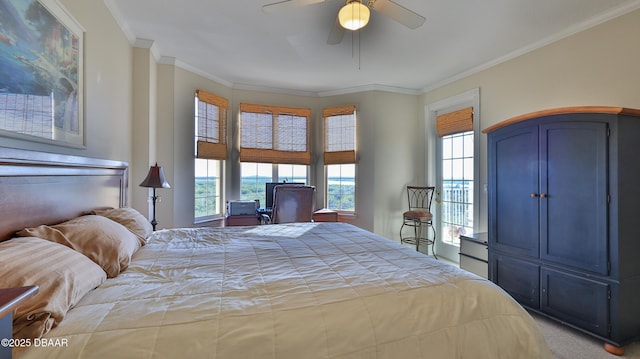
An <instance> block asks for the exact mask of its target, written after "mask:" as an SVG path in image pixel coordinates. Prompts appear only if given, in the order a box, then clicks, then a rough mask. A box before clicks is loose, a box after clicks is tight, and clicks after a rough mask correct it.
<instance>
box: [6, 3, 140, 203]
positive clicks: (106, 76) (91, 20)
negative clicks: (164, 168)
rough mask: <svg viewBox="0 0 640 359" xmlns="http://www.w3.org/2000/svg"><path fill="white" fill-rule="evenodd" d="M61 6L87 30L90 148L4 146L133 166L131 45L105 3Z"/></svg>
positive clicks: (12, 141) (87, 132)
mask: <svg viewBox="0 0 640 359" xmlns="http://www.w3.org/2000/svg"><path fill="white" fill-rule="evenodd" d="M61 3H62V4H63V5H64V6H65V7H66V8H67V10H69V12H70V13H71V14H72V15H73V17H75V19H76V20H77V21H78V22H79V23H80V24H81V25H82V26H83V27H84V29H85V37H84V39H85V46H84V64H85V73H84V80H85V86H84V94H85V96H84V98H85V103H84V105H85V112H84V113H85V135H86V148H84V149H78V148H71V147H64V146H56V145H49V144H43V143H38V142H31V141H22V140H16V139H11V138H5V137H0V146H6V147H15V148H22V149H30V150H38V151H46V152H54V153H61V154H67V155H76V156H88V157H95V158H103V159H110V160H118V161H126V162H129V161H130V160H131V154H132V142H133V140H132V115H131V111H132V86H131V76H132V64H131V56H132V48H131V44H130V43H129V41H128V40H127V38H126V37H125V36H124V35H123V33H122V31H121V30H120V28H119V27H118V25H117V23H116V22H115V21H114V19H113V17H112V16H111V13H110V12H109V11H108V9H107V8H106V7H105V5H104V3H103V2H102V1H85V0H62V1H61ZM129 192H130V193H131V190H130V191H129Z"/></svg>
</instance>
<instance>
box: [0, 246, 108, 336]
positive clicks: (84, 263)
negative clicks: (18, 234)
mask: <svg viewBox="0 0 640 359" xmlns="http://www.w3.org/2000/svg"><path fill="white" fill-rule="evenodd" d="M0 273H2V275H0V288H14V287H24V286H29V285H37V286H38V287H39V290H38V293H37V294H35V295H34V296H32V297H30V298H28V299H26V300H25V301H24V302H23V303H21V304H20V305H19V306H18V307H17V308H16V311H15V316H14V321H13V337H14V338H21V339H23V338H39V337H41V336H42V335H44V334H46V333H47V332H48V331H49V330H51V328H53V327H55V326H56V325H58V324H59V323H60V321H62V319H63V318H64V316H65V314H66V313H67V311H68V310H69V309H71V308H72V307H74V306H75V305H76V304H77V303H78V302H79V301H80V299H82V297H84V295H85V294H86V293H88V292H89V291H91V290H92V289H93V288H95V287H97V286H99V285H100V284H102V282H104V281H105V279H106V274H105V273H104V271H103V270H102V268H100V266H98V265H97V264H95V263H93V262H92V261H91V260H89V259H88V258H87V257H85V256H83V255H82V254H80V253H78V252H76V251H73V250H71V249H69V248H67V247H65V246H63V245H60V244H57V243H53V242H50V241H47V240H44V239H40V238H33V237H22V238H13V239H10V240H8V241H5V242H1V243H0Z"/></svg>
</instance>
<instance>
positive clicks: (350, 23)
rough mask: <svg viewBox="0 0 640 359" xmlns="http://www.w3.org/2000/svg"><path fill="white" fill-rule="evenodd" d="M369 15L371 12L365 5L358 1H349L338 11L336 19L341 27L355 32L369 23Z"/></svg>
mask: <svg viewBox="0 0 640 359" xmlns="http://www.w3.org/2000/svg"><path fill="white" fill-rule="evenodd" d="M370 15H371V12H370V11H369V8H368V7H367V6H366V5H363V4H362V3H361V2H360V1H359V0H350V1H347V4H346V5H345V6H343V7H342V8H341V9H340V12H339V13H338V19H339V21H340V25H342V27H344V28H345V29H347V30H353V31H355V30H358V29H361V28H363V27H365V26H366V25H367V23H369V16H370Z"/></svg>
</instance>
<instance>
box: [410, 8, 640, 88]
mask: <svg viewBox="0 0 640 359" xmlns="http://www.w3.org/2000/svg"><path fill="white" fill-rule="evenodd" d="M637 9H640V0H638V1H633V2H630V3H628V4H626V5H622V6H620V7H616V8H614V9H611V11H608V12H605V13H602V14H600V15H598V16H595V17H593V18H591V19H588V20H586V21H583V22H581V23H578V24H576V25H574V26H571V27H569V28H567V29H565V30H564V31H561V32H558V33H555V34H553V35H551V36H548V37H546V38H544V39H541V40H539V41H536V42H534V43H532V44H530V45H527V46H525V47H521V48H519V49H517V50H515V51H512V52H510V53H508V54H506V55H504V56H500V57H498V58H495V59H493V60H491V61H488V62H485V63H484V64H481V65H479V66H476V67H473V68H471V69H469V70H466V71H463V72H460V73H457V74H455V75H453V76H451V77H448V78H446V79H443V80H441V81H438V82H435V83H433V84H431V85H428V86H426V87H424V88H423V89H422V91H421V92H422V93H427V92H429V91H432V90H435V89H437V88H440V87H442V86H444V85H447V84H450V83H452V82H455V81H458V80H460V79H463V78H465V77H468V76H471V75H473V74H476V73H478V72H480V71H484V70H486V69H489V68H491V67H494V66H496V65H499V64H501V63H503V62H507V61H509V60H513V59H515V58H516V57H518V56H521V55H524V54H526V53H529V52H532V51H534V50H537V49H539V48H542V47H544V46H547V45H549V44H552V43H554V42H556V41H560V40H562V39H564V38H566V37H569V36H571V35H574V34H577V33H579V32H581V31H584V30H587V29H590V28H592V27H594V26H597V25H600V24H602V23H604V22H607V21H609V20H612V19H615V18H616V17H619V16H622V15H624V14H627V13H629V12H631V11H634V10H637Z"/></svg>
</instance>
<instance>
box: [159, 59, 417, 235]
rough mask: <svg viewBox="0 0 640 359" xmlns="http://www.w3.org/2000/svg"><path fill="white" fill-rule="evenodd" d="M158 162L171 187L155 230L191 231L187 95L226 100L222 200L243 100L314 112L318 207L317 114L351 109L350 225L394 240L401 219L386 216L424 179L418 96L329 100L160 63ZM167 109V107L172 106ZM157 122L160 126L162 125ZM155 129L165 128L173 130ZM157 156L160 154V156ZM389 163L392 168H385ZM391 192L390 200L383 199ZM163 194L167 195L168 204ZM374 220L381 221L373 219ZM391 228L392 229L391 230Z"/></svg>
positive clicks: (235, 170) (234, 169)
mask: <svg viewBox="0 0 640 359" xmlns="http://www.w3.org/2000/svg"><path fill="white" fill-rule="evenodd" d="M158 73H159V75H158V96H159V97H158V101H157V102H158V111H157V113H158V123H159V128H158V140H157V142H158V144H159V145H158V155H156V158H158V161H159V162H162V166H163V168H164V170H165V174H166V175H167V179H168V180H169V182H170V183H171V185H172V188H171V189H170V190H160V191H162V196H163V202H162V203H161V204H159V205H158V209H157V211H158V221H159V226H158V227H159V228H164V227H172V226H177V227H190V226H193V225H194V223H193V192H194V184H193V133H194V125H193V115H194V109H193V96H194V93H195V91H196V90H197V89H203V90H206V91H209V92H212V93H214V94H216V95H219V96H222V97H225V98H227V99H229V126H228V136H229V138H230V139H231V140H230V141H229V142H230V149H231V150H230V153H229V160H228V161H226V167H225V172H226V174H225V178H226V179H227V183H225V189H226V200H229V199H238V198H239V197H240V187H239V181H240V163H239V160H238V158H239V137H238V136H239V134H238V109H239V105H240V103H243V102H249V103H257V104H268V105H278V106H290V107H305V108H311V110H312V124H311V128H312V132H313V133H312V139H311V146H312V148H313V149H314V153H315V155H314V156H313V158H312V162H313V163H312V166H311V170H310V172H311V173H310V178H311V182H312V184H314V185H316V186H317V189H318V196H317V199H316V202H317V204H318V206H322V205H323V204H324V198H323V195H322V194H323V193H324V183H323V181H324V172H323V164H322V156H321V155H320V154H321V152H322V126H321V120H322V109H323V108H325V107H331V106H340V105H345V104H355V105H356V107H357V111H358V120H359V123H358V132H357V141H358V148H359V153H358V158H359V162H358V166H357V168H358V172H357V185H356V187H357V194H356V196H357V197H356V198H357V203H356V208H357V216H356V217H355V218H354V219H353V220H352V223H354V224H356V225H358V226H360V227H362V228H366V229H368V230H371V231H375V232H376V233H379V234H382V235H384V236H386V237H389V238H396V237H397V234H396V232H397V231H398V228H399V225H400V222H399V219H396V218H395V217H397V216H398V214H397V213H393V214H392V215H390V211H394V212H398V211H399V210H400V208H401V206H403V205H404V201H405V199H404V197H403V196H402V190H403V186H404V185H405V184H406V183H408V182H414V181H416V180H418V178H419V177H421V176H422V172H420V171H419V168H420V167H419V166H418V167H417V168H416V166H415V165H414V163H415V162H422V159H421V158H422V157H420V159H416V156H421V153H420V151H415V150H414V149H415V148H416V146H418V145H419V141H420V140H421V137H420V136H419V134H417V132H416V130H415V129H416V127H417V122H418V121H417V120H418V117H417V112H418V111H417V109H418V97H417V96H414V95H400V94H392V93H387V92H380V91H370V92H364V93H357V94H347V95H340V96H330V97H316V96H302V95H292V94H283V93H276V92H266V91H251V90H239V89H232V88H230V87H229V86H224V85H221V84H219V83H217V82H215V81H212V80H210V79H207V78H206V77H203V76H201V75H198V74H195V73H193V72H190V71H187V70H184V69H182V68H181V67H178V66H175V65H159V66H158ZM170 107H172V108H170ZM160 124H161V125H160ZM161 128H170V129H171V131H167V130H163V129H161ZM160 144H161V145H160ZM161 152H162V155H161V154H160V153H161ZM389 163H392V165H391V166H390V165H389ZM389 193H390V195H389ZM167 197H171V198H170V199H167ZM375 218H380V220H375ZM396 227H397V228H396Z"/></svg>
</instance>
